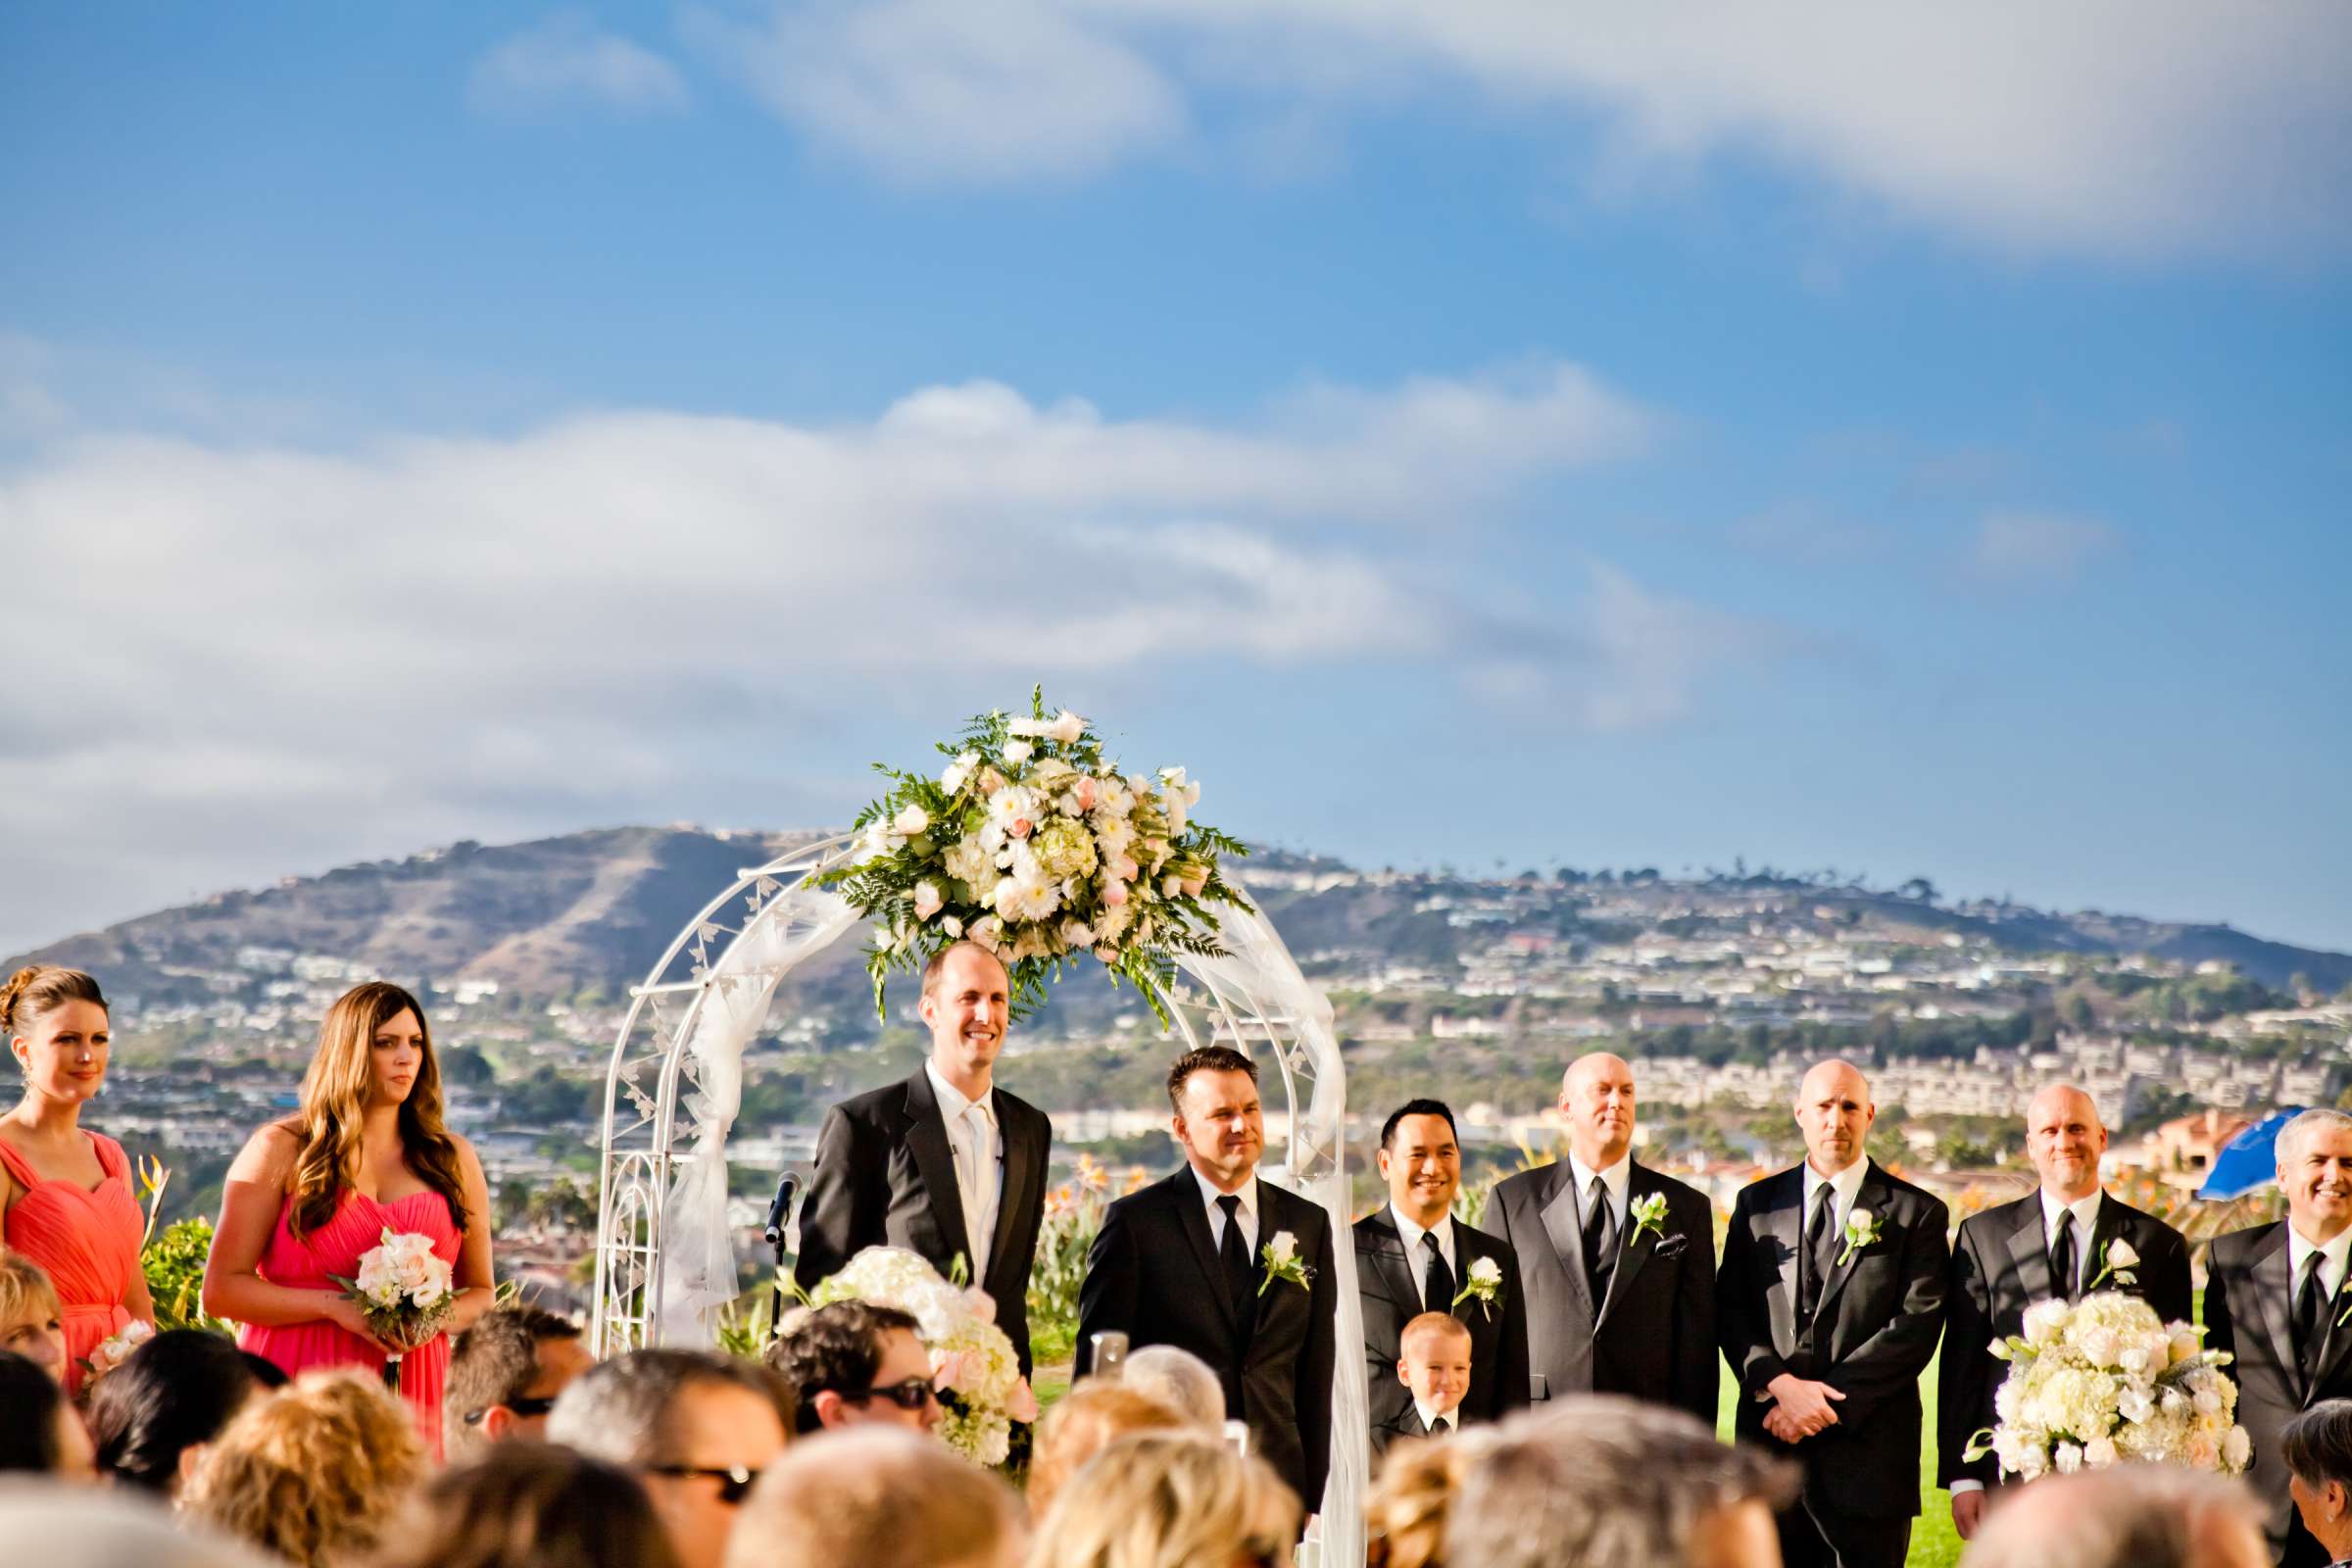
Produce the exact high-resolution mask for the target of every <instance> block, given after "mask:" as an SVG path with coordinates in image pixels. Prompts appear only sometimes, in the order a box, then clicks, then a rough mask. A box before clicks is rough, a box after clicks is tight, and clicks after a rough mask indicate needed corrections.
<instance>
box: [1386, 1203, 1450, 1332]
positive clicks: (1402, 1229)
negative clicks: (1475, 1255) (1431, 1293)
mask: <svg viewBox="0 0 2352 1568" xmlns="http://www.w3.org/2000/svg"><path fill="white" fill-rule="evenodd" d="M1389 1217H1390V1218H1392V1219H1394V1220H1395V1221H1396V1222H1397V1236H1398V1237H1400V1238H1401V1239H1402V1240H1403V1242H1404V1271H1405V1272H1406V1273H1407V1274H1409V1275H1411V1276H1412V1279H1413V1294H1414V1295H1415V1296H1419V1297H1421V1298H1422V1299H1421V1309H1422V1310H1423V1311H1425V1312H1444V1311H1447V1310H1449V1309H1450V1308H1451V1307H1452V1305H1453V1303H1452V1302H1451V1301H1446V1302H1443V1303H1433V1302H1431V1301H1430V1300H1429V1299H1428V1298H1427V1296H1426V1295H1424V1294H1423V1293H1425V1292H1426V1291H1427V1290H1428V1288H1429V1251H1428V1250H1427V1249H1426V1248H1424V1247H1423V1246H1422V1245H1421V1238H1423V1237H1424V1236H1435V1237H1436V1238H1437V1239H1438V1255H1439V1256H1440V1257H1443V1258H1444V1259H1446V1270H1447V1271H1448V1272H1449V1273H1451V1274H1452V1275H1453V1277H1454V1278H1455V1279H1456V1280H1457V1281H1458V1280H1459V1279H1460V1278H1461V1277H1462V1265H1461V1262H1460V1258H1459V1256H1458V1254H1457V1253H1456V1252H1455V1251H1454V1247H1455V1240H1454V1234H1453V1216H1452V1215H1451V1214H1447V1215H1446V1216H1445V1217H1444V1218H1442V1219H1440V1220H1439V1221H1438V1223H1437V1227H1436V1228H1435V1229H1434V1230H1423V1229H1422V1228H1421V1227H1420V1226H1418V1225H1416V1224H1414V1223H1413V1222H1412V1221H1411V1220H1409V1219H1407V1218H1405V1217H1404V1210H1403V1209H1401V1208H1398V1207H1397V1205H1396V1204H1395V1203H1394V1202H1392V1203H1390V1204H1389Z"/></svg>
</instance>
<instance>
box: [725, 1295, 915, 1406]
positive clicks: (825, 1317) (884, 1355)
mask: <svg viewBox="0 0 2352 1568" xmlns="http://www.w3.org/2000/svg"><path fill="white" fill-rule="evenodd" d="M767 1360H768V1364H769V1365H770V1366H772V1367H774V1368H775V1369H776V1370H777V1371H778V1372H780V1373H782V1374H783V1375H784V1378H785V1380H786V1381H787V1382H789V1383H790V1384H791V1385H792V1387H793V1389H794V1391H795V1393H796V1394H797V1395H798V1396H799V1397H800V1410H801V1413H800V1430H801V1431H803V1432H818V1431H823V1430H826V1429H829V1428H833V1427H856V1426H898V1427H909V1428H912V1429H913V1430H915V1431H917V1432H929V1431H931V1430H932V1429H933V1428H935V1427H937V1426H938V1425H939V1423H940V1420H941V1418H942V1417H943V1416H945V1415H946V1413H947V1412H946V1411H945V1410H943V1409H941V1407H940V1403H939V1396H938V1395H937V1394H936V1393H934V1392H933V1391H932V1387H931V1354H930V1352H929V1351H928V1350H925V1349H924V1348H923V1344H922V1341H921V1340H920V1339H918V1338H916V1336H915V1321H914V1319H913V1318H911V1317H909V1316H908V1315H907V1314H906V1313H905V1312H902V1311H899V1310H898V1309H897V1308H895V1307H888V1306H876V1305H874V1304H873V1303H871V1302H869V1301H835V1302H834V1303H833V1304H832V1305H830V1306H820V1307H818V1308H817V1309H816V1310H815V1311H813V1312H810V1313H809V1314H808V1315H807V1316H805V1317H803V1318H802V1319H801V1320H800V1322H799V1323H797V1324H795V1325H794V1326H793V1328H792V1330H791V1332H790V1333H788V1334H786V1335H785V1336H784V1337H783V1338H782V1339H780V1340H778V1341H777V1342H776V1343H775V1344H774V1345H772V1346H770V1347H769V1348H768V1351H767Z"/></svg>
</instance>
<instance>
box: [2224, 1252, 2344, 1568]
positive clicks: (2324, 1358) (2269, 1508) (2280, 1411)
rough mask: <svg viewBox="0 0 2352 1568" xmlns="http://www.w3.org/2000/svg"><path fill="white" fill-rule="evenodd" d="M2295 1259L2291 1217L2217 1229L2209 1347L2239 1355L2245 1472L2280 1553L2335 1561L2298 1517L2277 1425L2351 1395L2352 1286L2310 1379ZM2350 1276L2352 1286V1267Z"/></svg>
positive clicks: (2284, 1558)
mask: <svg viewBox="0 0 2352 1568" xmlns="http://www.w3.org/2000/svg"><path fill="white" fill-rule="evenodd" d="M2291 1268H2292V1265H2291V1263H2290V1262H2289V1259H2288V1248H2287V1238H2286V1221H2284V1220H2278V1221H2275V1222H2273V1223H2272V1224H2269V1225H2257V1226H2255V1227H2254V1228H2253V1229H2252V1230H2243V1231H2231V1232H2230V1233H2229V1235H2227V1236H2217V1237H2215V1238H2214V1240H2213V1245H2212V1246H2211V1247H2210V1248H2208V1249H2207V1250H2206V1253H2205V1348H2207V1349H2209V1350H2227V1351H2229V1353H2230V1354H2232V1355H2234V1356H2235V1357H2236V1358H2237V1359H2236V1360H2235V1361H2233V1362H2231V1363H2230V1364H2229V1367H2228V1368H2227V1370H2228V1372H2229V1376H2230V1377H2232V1378H2235V1379H2236V1380H2237V1424H2238V1425H2239V1426H2241V1427H2244V1428H2245V1429H2246V1436H2248V1437H2250V1438H2252V1439H2253V1440H2254V1468H2253V1469H2252V1470H2251V1471H2249V1472H2247V1475H2246V1479H2247V1481H2248V1482H2250V1483H2251V1484H2252V1485H2253V1488H2254V1495H2255V1496H2256V1497H2258V1498H2259V1499H2260V1500H2261V1502H2262V1505H2263V1508H2264V1510H2265V1513H2266V1515H2267V1519H2266V1524H2267V1527H2268V1531H2269V1534H2270V1538H2271V1551H2272V1553H2273V1554H2274V1555H2275V1556H2277V1557H2278V1559H2279V1560H2280V1561H2281V1562H2283V1563H2285V1564H2287V1565H2288V1568H2297V1565H2300V1564H2305V1563H2324V1562H2326V1561H2327V1550H2326V1549H2325V1548H2324V1547H2322V1546H2321V1545H2320V1544H2319V1542H2318V1541H2316V1540H2314V1539H2313V1537H2312V1535H2311V1533H2310V1532H2309V1531H2307V1530H2305V1529H2304V1528H2303V1522H2302V1521H2301V1520H2300V1519H2298V1518H2296V1517H2295V1505H2294V1499H2293V1498H2291V1497H2289V1496H2288V1495H2287V1491H2286V1476H2287V1471H2286V1461H2285V1460H2284V1459H2282V1458H2280V1457H2279V1454H2278V1434H2279V1433H2280V1432H2281V1431H2282V1430H2283V1429H2284V1428H2285V1426H2286V1424H2287V1422H2289V1421H2291V1420H2293V1419H2294V1418H2295V1417H2296V1416H2297V1415H2299V1414H2301V1413H2302V1412H2303V1411H2305V1410H2308V1409H2310V1408H2311V1407H2312V1406H2313V1405H2314V1404H2316V1403H2318V1402H2319V1401H2320V1400H2322V1399H2342V1398H2352V1324H2338V1323H2336V1321H2335V1320H2336V1319H2337V1318H2339V1317H2341V1316H2343V1315H2344V1313H2345V1311H2346V1310H2347V1309H2352V1290H2339V1291H2338V1292H2337V1293H2336V1297H2335V1299H2334V1300H2333V1301H2332V1302H2330V1303H2329V1304H2328V1306H2327V1324H2328V1335H2327V1340H2326V1342H2325V1343H2324V1344H2323V1346H2322V1348H2321V1350H2320V1357H2319V1362H2318V1365H2317V1366H2316V1367H2314V1368H2313V1376H2312V1377H2311V1378H2310V1379H2309V1380H2308V1381H2306V1380H2305V1378H2304V1377H2303V1375H2302V1374H2301V1373H2300V1372H2298V1371H2296V1370H2295V1342H2294V1301H2293V1295H2294V1281H2293V1278H2292V1275H2291ZM2345 1282H2346V1284H2347V1285H2348V1286H2352V1274H2347V1275H2346V1276H2345Z"/></svg>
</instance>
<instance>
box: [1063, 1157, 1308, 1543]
mask: <svg viewBox="0 0 2352 1568" xmlns="http://www.w3.org/2000/svg"><path fill="white" fill-rule="evenodd" d="M1285 1231H1288V1232H1290V1234H1291V1237H1292V1239H1293V1241H1294V1242H1295V1243H1296V1245H1297V1247H1298V1253H1299V1262H1301V1263H1303V1264H1304V1265H1305V1266H1306V1269H1307V1284H1306V1285H1305V1286H1304V1287H1303V1288H1301V1287H1299V1286H1298V1285H1296V1284H1293V1283H1291V1282H1290V1281H1287V1280H1280V1279H1278V1280H1275V1281H1274V1282H1273V1283H1272V1284H1270V1285H1268V1284H1265V1278H1264V1266H1265V1264H1264V1259H1265V1250H1266V1249H1267V1248H1268V1247H1269V1246H1271V1245H1272V1244H1273V1241H1274V1238H1275V1237H1277V1236H1279V1235H1281V1234H1282V1233H1283V1232H1285ZM1250 1268H1251V1275H1252V1279H1253V1281H1254V1283H1253V1285H1252V1287H1251V1290H1252V1293H1253V1294H1252V1295H1251V1296H1250V1299H1249V1300H1248V1301H1247V1302H1245V1303H1242V1304H1240V1305H1239V1306H1237V1304H1236V1303H1235V1301H1234V1300H1233V1299H1232V1296H1231V1294H1230V1293H1229V1292H1228V1291H1227V1290H1226V1288H1225V1273H1224V1269H1223V1267H1222V1265H1221V1264H1220V1263H1219V1261H1218V1257H1217V1244H1216V1241H1215V1239H1214V1236H1213V1235H1212V1233H1211V1231H1210V1229H1209V1223H1208V1205H1207V1201H1206V1200H1205V1198H1204V1197H1203V1196H1202V1193H1201V1183H1200V1181H1199V1179H1198V1178H1196V1177H1195V1176H1194V1175H1193V1171H1192V1167H1191V1166H1189V1165H1187V1166H1184V1167H1182V1168H1180V1169H1179V1170H1178V1171H1177V1172H1176V1174H1175V1175H1173V1176H1170V1177H1169V1178H1168V1179H1167V1180H1165V1181H1161V1182H1154V1183H1152V1185H1151V1186H1149V1187H1147V1188H1145V1189H1144V1190H1143V1191H1142V1192H1139V1193H1133V1194H1130V1195H1129V1196H1128V1197H1125V1198H1122V1199H1120V1200H1119V1201H1117V1202H1115V1203H1113V1204H1111V1205H1110V1207H1109V1209H1108V1210H1107V1211H1105V1212H1104V1214H1103V1229H1102V1231H1101V1232H1100V1233H1098V1234H1097V1235H1096V1237H1095V1245H1094V1249H1093V1250H1091V1251H1089V1252H1088V1253H1087V1256H1086V1281H1085V1283H1084V1284H1083V1285H1081V1286H1080V1287H1079V1292H1078V1368H1077V1369H1078V1372H1079V1374H1080V1375H1081V1376H1083V1375H1084V1374H1085V1373H1086V1372H1087V1371H1088V1370H1089V1368H1090V1367H1091V1365H1092V1362H1093V1347H1094V1337H1095V1336H1096V1335H1097V1334H1099V1333H1102V1332H1103V1331H1105V1330H1115V1331H1116V1332H1119V1333H1122V1334H1125V1335H1126V1336H1127V1338H1128V1342H1129V1344H1130V1345H1132V1346H1136V1347H1139V1348H1140V1347H1142V1346H1146V1345H1173V1346H1176V1347H1178V1348H1182V1349H1187V1350H1190V1351H1192V1352H1193V1354H1195V1355H1197V1356H1199V1357H1200V1358H1201V1360H1203V1361H1206V1362H1207V1363H1208V1364H1209V1366H1211V1367H1212V1368H1214V1369H1215V1371H1216V1374H1217V1377H1218V1379H1219V1380H1220V1381H1221V1382H1223V1384H1224V1385H1225V1413H1226V1415H1227V1416H1229V1417H1234V1418H1238V1419H1240V1420H1244V1421H1247V1422H1249V1423H1250V1440H1251V1443H1252V1444H1253V1446H1255V1448H1256V1451H1257V1453H1258V1454H1259V1455H1260V1456H1261V1457H1262V1458H1264V1460H1265V1461H1266V1462H1267V1463H1268V1464H1270V1465H1272V1466H1273V1467H1274V1469H1275V1472H1276V1473H1277V1474H1279V1475H1280V1476H1281V1477H1282V1479H1283V1480H1285V1481H1287V1482H1289V1483H1290V1485H1291V1489H1292V1490H1293V1491H1295V1492H1297V1493H1298V1494H1299V1500H1300V1502H1302V1503H1303V1504H1304V1505H1305V1507H1306V1510H1307V1512H1309V1513H1312V1512H1314V1511H1315V1510H1316V1509H1317V1508H1318V1507H1320V1506H1321V1505H1322V1500H1323V1477H1324V1472H1325V1469H1326V1466H1327V1465H1328V1463H1329V1460H1330V1457H1331V1378H1332V1355H1333V1334H1334V1330H1335V1327H1336V1325H1337V1322H1338V1312H1339V1286H1338V1283H1337V1281H1336V1279H1335V1277H1334V1274H1333V1270H1332V1236H1331V1219H1330V1216H1329V1215H1327V1214H1325V1213H1324V1211H1323V1209H1322V1207H1321V1206H1320V1205H1319V1204H1315V1203H1310V1202H1308V1201H1306V1200H1305V1199H1303V1198H1300V1197H1299V1196H1298V1195H1297V1194H1295V1193H1287V1192H1284V1191H1283V1190H1282V1189H1281V1188H1279V1187H1276V1186H1274V1185H1273V1184H1272V1183H1271V1182H1266V1181H1259V1182H1258V1184H1257V1244H1256V1246H1255V1247H1253V1248H1251V1249H1250ZM1258 1285H1264V1287H1265V1288H1264V1289H1263V1291H1262V1292H1259V1291H1257V1289H1256V1287H1257V1286H1258Z"/></svg>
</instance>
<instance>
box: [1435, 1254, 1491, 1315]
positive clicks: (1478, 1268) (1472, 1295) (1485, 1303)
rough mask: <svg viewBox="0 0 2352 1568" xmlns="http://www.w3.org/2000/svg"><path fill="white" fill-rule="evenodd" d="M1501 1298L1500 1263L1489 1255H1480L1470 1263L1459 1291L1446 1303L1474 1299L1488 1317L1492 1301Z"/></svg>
mask: <svg viewBox="0 0 2352 1568" xmlns="http://www.w3.org/2000/svg"><path fill="white" fill-rule="evenodd" d="M1501 1299H1502V1265H1501V1264H1500V1263H1497V1262H1495V1260H1494V1259H1493V1258H1491V1257H1482V1258H1480V1259H1479V1260H1478V1261H1477V1262H1475V1263H1473V1264H1471V1265H1470V1277H1469V1278H1468V1279H1467V1280H1466V1281H1464V1282H1463V1284H1462V1289H1461V1293H1460V1294H1459V1295H1457V1296H1456V1297H1454V1299H1452V1300H1450V1301H1448V1302H1446V1305H1447V1306H1448V1307H1455V1306H1459V1305H1461V1304H1462V1303H1463V1302H1464V1301H1476V1302H1477V1303H1478V1304H1479V1309H1480V1310H1481V1311H1483V1312H1484V1313H1485V1314H1486V1315H1487V1316H1488V1317H1490V1318H1491V1317H1493V1316H1494V1315H1495V1303H1496V1302H1497V1301H1499V1300H1501Z"/></svg>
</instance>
